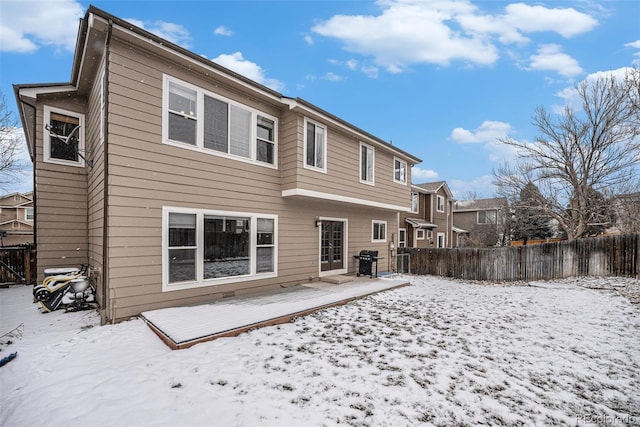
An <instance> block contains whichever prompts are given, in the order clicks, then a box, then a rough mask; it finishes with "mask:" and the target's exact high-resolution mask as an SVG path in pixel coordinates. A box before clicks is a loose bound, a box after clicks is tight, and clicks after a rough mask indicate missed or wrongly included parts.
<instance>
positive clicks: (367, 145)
mask: <svg viewBox="0 0 640 427" xmlns="http://www.w3.org/2000/svg"><path fill="white" fill-rule="evenodd" d="M363 146H364V147H367V149H369V150H371V152H372V154H373V155H372V156H371V157H372V160H371V161H372V162H373V165H372V167H371V181H366V180H364V179H362V147H363ZM359 151H360V155H359V156H358V157H359V159H360V162H359V166H358V178H359V179H360V183H361V184H367V185H375V184H376V149H375V147H374V146H372V145H369V144H365V143H364V142H360V147H359Z"/></svg>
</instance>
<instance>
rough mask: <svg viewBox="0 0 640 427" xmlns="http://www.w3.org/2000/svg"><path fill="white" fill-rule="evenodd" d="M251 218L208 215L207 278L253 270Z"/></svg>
mask: <svg viewBox="0 0 640 427" xmlns="http://www.w3.org/2000/svg"><path fill="white" fill-rule="evenodd" d="M250 223H251V222H250V218H236V217H223V216H211V215H205V217H204V260H203V261H204V278H205V279H213V278H216V277H230V276H242V275H245V274H249V273H250V272H251V270H250V265H251V258H250V255H249V254H250V242H251V240H250Z"/></svg>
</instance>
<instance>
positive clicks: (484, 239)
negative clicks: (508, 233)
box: [453, 197, 509, 247]
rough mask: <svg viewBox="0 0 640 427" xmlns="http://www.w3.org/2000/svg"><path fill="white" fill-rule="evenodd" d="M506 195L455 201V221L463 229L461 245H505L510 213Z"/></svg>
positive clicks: (456, 225) (457, 226)
mask: <svg viewBox="0 0 640 427" xmlns="http://www.w3.org/2000/svg"><path fill="white" fill-rule="evenodd" d="M508 209H509V208H508V203H507V199H506V198H505V197H497V198H491V199H476V200H466V201H458V202H455V204H454V206H453V223H454V224H455V227H456V228H458V229H460V230H461V233H460V235H461V236H463V237H461V238H460V246H463V247H485V246H496V245H503V244H505V243H506V242H505V241H504V239H505V226H506V220H507V215H508V214H509V210H508Z"/></svg>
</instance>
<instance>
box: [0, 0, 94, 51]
mask: <svg viewBox="0 0 640 427" xmlns="http://www.w3.org/2000/svg"><path fill="white" fill-rule="evenodd" d="M34 6H36V5H35V4H33V3H32V4H29V3H28V2H24V1H14V0H2V13H0V51H2V52H20V53H30V52H34V51H36V50H37V49H38V48H39V47H41V46H53V47H55V48H58V49H63V50H67V51H70V52H72V51H73V50H74V48H75V45H76V36H77V35H78V24H79V21H80V19H81V18H82V16H83V15H84V7H83V6H82V5H81V4H80V3H79V2H77V1H73V0H59V1H52V2H45V3H44V4H42V5H39V6H36V7H34Z"/></svg>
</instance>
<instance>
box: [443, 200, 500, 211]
mask: <svg viewBox="0 0 640 427" xmlns="http://www.w3.org/2000/svg"><path fill="white" fill-rule="evenodd" d="M507 205H508V204H507V198H506V197H494V198H491V199H476V200H462V201H458V202H456V203H455V204H454V205H453V210H454V211H483V210H491V209H502V208H504V207H506V206H507Z"/></svg>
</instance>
